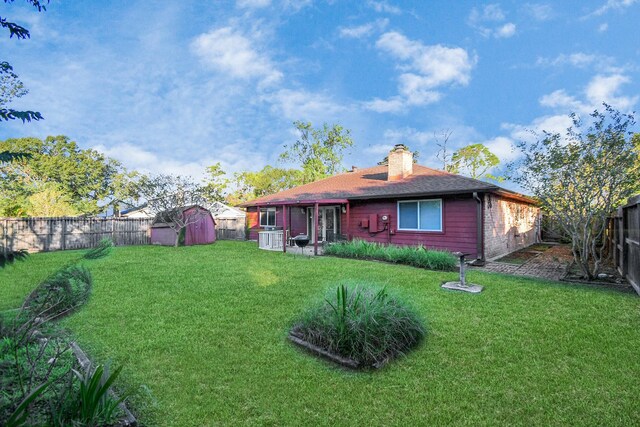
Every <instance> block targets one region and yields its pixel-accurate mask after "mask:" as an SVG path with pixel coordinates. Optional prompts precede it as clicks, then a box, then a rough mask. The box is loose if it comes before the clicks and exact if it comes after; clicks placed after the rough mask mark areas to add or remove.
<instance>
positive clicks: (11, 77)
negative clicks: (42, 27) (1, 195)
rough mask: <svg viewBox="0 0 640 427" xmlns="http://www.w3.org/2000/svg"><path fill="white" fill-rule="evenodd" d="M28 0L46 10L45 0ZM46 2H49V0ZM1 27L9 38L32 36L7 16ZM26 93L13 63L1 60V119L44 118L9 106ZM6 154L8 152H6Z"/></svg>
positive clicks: (8, 0)
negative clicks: (13, 100) (5, 30)
mask: <svg viewBox="0 0 640 427" xmlns="http://www.w3.org/2000/svg"><path fill="white" fill-rule="evenodd" d="M13 1H14V0H4V2H5V3H13ZM26 1H27V3H29V4H31V5H32V6H33V7H34V8H36V9H37V10H38V12H42V11H45V10H46V7H45V6H44V1H40V0H26ZM46 2H47V3H49V1H48V0H47V1H46ZM0 27H1V28H6V29H7V30H8V31H9V38H13V37H14V36H15V37H16V39H17V40H25V39H28V38H31V34H30V33H29V30H27V29H26V28H24V27H23V26H21V25H18V24H16V23H15V22H11V21H8V20H7V18H5V17H2V16H0ZM26 93H27V92H26V90H25V89H24V86H23V84H22V82H21V81H20V80H19V79H18V76H17V74H15V73H14V71H13V67H12V66H11V64H9V63H8V62H6V61H3V62H0V121H9V120H16V119H19V120H22V121H23V122H30V121H32V120H42V115H41V114H40V113H38V112H36V111H17V110H14V109H11V108H7V106H8V105H7V104H9V102H10V101H11V100H12V99H13V98H19V97H21V96H23V95H25V94H26ZM0 154H3V153H0ZM4 155H7V154H6V153H5V154H4Z"/></svg>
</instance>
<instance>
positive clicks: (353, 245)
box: [324, 239, 457, 271]
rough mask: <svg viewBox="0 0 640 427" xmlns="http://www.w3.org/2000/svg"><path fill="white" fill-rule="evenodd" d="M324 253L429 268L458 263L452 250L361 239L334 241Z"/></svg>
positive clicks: (448, 267)
mask: <svg viewBox="0 0 640 427" xmlns="http://www.w3.org/2000/svg"><path fill="white" fill-rule="evenodd" d="M324 253H325V255H333V256H337V257H342V258H359V259H373V260H379V261H386V262H391V263H396V264H406V265H412V266H414V267H420V268H426V269H428V270H440V271H453V270H455V268H456V265H457V259H456V257H455V256H453V255H452V254H451V253H450V252H446V251H439V250H435V249H426V248H424V247H423V246H397V245H381V244H380V243H375V242H367V241H365V240H359V239H355V240H352V241H350V242H337V243H332V244H331V245H328V246H327V247H326V248H325V250H324Z"/></svg>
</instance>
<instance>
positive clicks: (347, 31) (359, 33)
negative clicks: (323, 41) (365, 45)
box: [339, 19, 389, 39]
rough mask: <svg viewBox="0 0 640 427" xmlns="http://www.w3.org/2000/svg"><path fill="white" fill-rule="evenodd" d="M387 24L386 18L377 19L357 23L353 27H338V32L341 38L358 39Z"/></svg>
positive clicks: (383, 27) (380, 29)
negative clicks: (360, 23)
mask: <svg viewBox="0 0 640 427" xmlns="http://www.w3.org/2000/svg"><path fill="white" fill-rule="evenodd" d="M388 24H389V20H388V19H377V20H375V21H374V22H368V23H366V24H362V25H357V26H354V27H340V28H339V34H340V37H343V38H354V39H359V38H363V37H367V36H370V35H371V34H373V33H374V32H376V31H382V30H384V29H385V28H386V26H387V25H388Z"/></svg>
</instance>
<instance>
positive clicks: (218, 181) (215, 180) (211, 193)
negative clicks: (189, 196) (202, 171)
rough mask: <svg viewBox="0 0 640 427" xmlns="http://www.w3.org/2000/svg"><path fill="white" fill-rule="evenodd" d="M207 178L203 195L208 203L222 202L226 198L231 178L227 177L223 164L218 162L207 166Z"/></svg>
mask: <svg viewBox="0 0 640 427" xmlns="http://www.w3.org/2000/svg"><path fill="white" fill-rule="evenodd" d="M207 175H208V177H207V179H205V181H204V186H203V187H202V190H203V197H204V198H205V200H206V201H207V202H208V203H213V202H220V201H223V200H225V199H226V196H227V188H228V187H229V182H230V180H229V179H228V178H226V175H227V174H226V173H225V171H224V170H222V165H221V164H220V162H217V163H216V164H214V165H211V166H208V167H207Z"/></svg>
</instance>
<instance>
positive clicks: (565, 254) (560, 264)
mask: <svg viewBox="0 0 640 427" xmlns="http://www.w3.org/2000/svg"><path fill="white" fill-rule="evenodd" d="M572 260H573V255H572V254H571V248H569V247H568V246H566V245H555V246H552V247H551V248H549V249H547V250H546V251H544V252H541V253H540V254H539V255H538V256H536V257H533V258H531V259H530V260H528V261H527V262H525V263H524V264H522V265H516V264H509V263H506V262H496V261H488V262H487V264H486V265H485V266H484V267H472V268H473V269H478V270H484V271H491V272H494V273H504V274H513V275H515V276H527V277H537V278H540V279H547V280H561V279H562V278H563V277H564V275H565V273H566V271H567V267H568V266H569V264H571V261H572Z"/></svg>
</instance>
